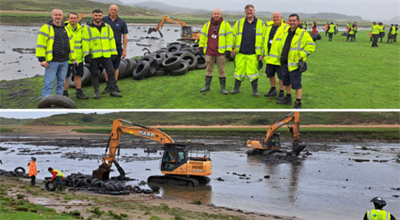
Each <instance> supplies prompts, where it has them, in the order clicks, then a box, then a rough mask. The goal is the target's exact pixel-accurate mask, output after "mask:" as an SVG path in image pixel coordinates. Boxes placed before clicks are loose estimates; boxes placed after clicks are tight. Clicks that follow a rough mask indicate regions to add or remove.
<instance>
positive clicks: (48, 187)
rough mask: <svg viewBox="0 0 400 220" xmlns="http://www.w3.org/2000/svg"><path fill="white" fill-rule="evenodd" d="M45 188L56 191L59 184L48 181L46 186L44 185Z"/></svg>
mask: <svg viewBox="0 0 400 220" xmlns="http://www.w3.org/2000/svg"><path fill="white" fill-rule="evenodd" d="M44 188H45V189H46V190H47V191H54V190H56V188H57V184H56V183H55V182H54V181H53V182H52V183H50V181H47V182H46V183H45V184H44Z"/></svg>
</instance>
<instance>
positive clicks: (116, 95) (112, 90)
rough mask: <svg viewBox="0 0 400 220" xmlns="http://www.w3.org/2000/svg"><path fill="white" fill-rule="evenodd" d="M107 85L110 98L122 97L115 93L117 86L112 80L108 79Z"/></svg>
mask: <svg viewBox="0 0 400 220" xmlns="http://www.w3.org/2000/svg"><path fill="white" fill-rule="evenodd" d="M108 83H109V84H108V85H109V88H110V96H112V97H122V95H121V94H119V93H117V91H116V87H117V84H116V81H115V79H114V78H108Z"/></svg>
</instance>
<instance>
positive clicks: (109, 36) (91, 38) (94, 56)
mask: <svg viewBox="0 0 400 220" xmlns="http://www.w3.org/2000/svg"><path fill="white" fill-rule="evenodd" d="M92 17H93V20H92V21H90V22H89V23H88V24H87V25H86V26H85V27H84V28H83V34H82V48H83V56H84V59H85V63H89V64H90V73H91V76H92V85H93V89H94V95H93V98H94V99H98V98H99V67H100V64H101V65H102V67H103V68H104V69H105V70H106V73H107V75H108V85H109V87H110V96H113V97H122V95H121V94H119V93H117V91H116V89H117V88H116V85H117V84H116V80H115V78H114V68H113V63H112V62H113V61H114V60H116V59H117V58H118V52H117V47H116V44H115V39H114V32H113V30H112V28H111V26H110V25H108V24H107V23H104V22H103V21H102V19H103V12H102V11H101V10H100V9H95V10H93V12H92Z"/></svg>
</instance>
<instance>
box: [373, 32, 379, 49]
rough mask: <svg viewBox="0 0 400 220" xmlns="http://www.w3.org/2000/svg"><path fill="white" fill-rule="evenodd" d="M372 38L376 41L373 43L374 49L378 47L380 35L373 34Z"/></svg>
mask: <svg viewBox="0 0 400 220" xmlns="http://www.w3.org/2000/svg"><path fill="white" fill-rule="evenodd" d="M372 37H373V38H374V40H373V41H372V47H375V46H378V38H379V34H373V35H372Z"/></svg>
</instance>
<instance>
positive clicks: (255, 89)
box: [251, 79, 258, 98]
mask: <svg viewBox="0 0 400 220" xmlns="http://www.w3.org/2000/svg"><path fill="white" fill-rule="evenodd" d="M251 87H252V90H253V97H256V98H257V97H258V79H256V80H253V81H251Z"/></svg>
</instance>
